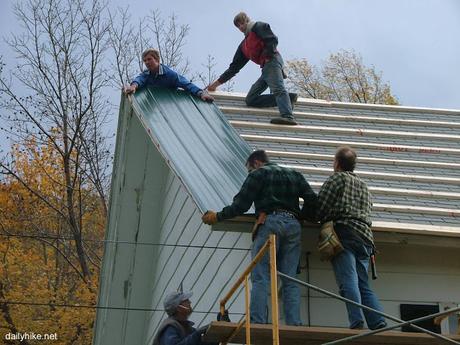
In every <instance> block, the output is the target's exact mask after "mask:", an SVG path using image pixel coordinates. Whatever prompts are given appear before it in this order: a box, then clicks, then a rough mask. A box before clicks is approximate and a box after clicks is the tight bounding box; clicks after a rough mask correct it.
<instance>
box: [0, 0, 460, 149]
mask: <svg viewBox="0 0 460 345" xmlns="http://www.w3.org/2000/svg"><path fill="white" fill-rule="evenodd" d="M14 2H15V0H0V33H1V34H0V35H1V36H3V37H4V36H5V35H8V33H9V32H11V31H15V32H18V31H19V30H20V27H18V25H17V21H16V20H15V18H14V16H13V14H12V10H11V7H12V4H13V3H14ZM109 3H110V6H112V7H113V8H115V7H117V6H123V7H124V6H126V5H127V4H128V2H126V1H122V0H109ZM129 7H130V12H131V14H132V16H133V17H134V18H139V17H142V16H144V15H146V14H147V13H148V12H149V11H150V10H154V9H158V10H159V11H160V12H161V13H162V14H163V15H164V16H165V17H166V16H169V15H171V14H172V13H174V14H175V15H177V17H178V21H179V23H181V24H188V25H189V26H190V32H189V35H188V37H187V44H186V46H185V47H184V55H185V56H187V57H188V58H189V59H190V61H191V68H192V70H194V71H197V70H203V64H205V62H206V57H207V56H208V54H210V55H212V56H213V57H215V59H216V63H217V66H216V72H217V73H219V74H220V73H222V72H223V71H224V70H225V69H226V68H227V67H228V64H229V63H230V62H231V59H232V57H233V54H234V53H235V50H236V48H237V46H238V44H239V42H240V41H241V40H242V38H243V36H242V34H241V33H240V32H239V31H238V30H237V29H236V28H235V27H234V26H233V17H234V16H235V14H236V13H238V12H240V11H245V12H246V13H247V14H248V15H249V16H250V17H251V18H252V19H253V20H255V21H264V22H267V23H269V24H270V26H271V28H272V30H273V32H274V33H275V34H276V35H277V36H278V40H279V46H278V48H279V50H280V52H281V54H282V56H283V58H284V60H285V61H286V60H290V59H295V58H306V59H308V61H309V62H310V63H312V64H315V65H319V64H320V63H321V62H322V61H323V60H325V59H326V58H327V57H328V56H329V55H330V54H331V53H336V52H338V51H339V50H341V49H346V50H351V49H353V50H354V51H355V52H357V53H359V54H361V56H362V57H363V61H364V64H365V65H368V66H371V65H373V66H375V69H376V70H377V71H380V72H382V76H383V80H384V81H385V82H388V83H389V84H390V86H391V89H392V92H393V94H395V95H396V96H397V98H398V100H399V101H400V103H401V104H403V105H406V106H417V107H432V108H447V109H460V39H459V37H460V1H459V0H385V1H384V0H285V1H273V0H251V1H248V0H246V1H241V0H231V1H227V0H221V1H216V0H200V1H186V0H182V1H179V0H168V1H154V0H149V1H147V0H133V1H131V2H129ZM0 53H1V54H2V55H3V56H4V57H5V62H6V63H7V64H12V63H14V56H12V54H11V52H9V48H8V47H7V46H6V45H5V43H4V42H3V41H2V42H0ZM259 75H260V69H259V67H258V66H257V65H255V64H253V63H248V64H247V65H246V67H245V68H244V69H243V70H242V71H240V73H239V74H238V75H237V76H236V77H235V78H234V79H233V80H234V82H235V84H234V91H237V92H247V90H248V89H249V87H250V86H251V84H252V83H253V82H254V81H255V80H256V79H257V78H258V77H259ZM200 86H201V85H200ZM117 101H118V96H117ZM114 124H116V116H114ZM2 141H4V140H3V139H2V138H0V142H2Z"/></svg>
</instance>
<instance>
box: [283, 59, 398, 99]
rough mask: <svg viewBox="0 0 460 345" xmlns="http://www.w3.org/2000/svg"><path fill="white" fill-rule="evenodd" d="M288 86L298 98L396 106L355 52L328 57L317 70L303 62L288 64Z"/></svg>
mask: <svg viewBox="0 0 460 345" xmlns="http://www.w3.org/2000/svg"><path fill="white" fill-rule="evenodd" d="M286 65H287V70H288V83H289V84H290V85H291V86H292V87H293V88H294V89H295V90H296V91H297V92H299V93H300V94H301V95H303V96H305V97H310V98H320V99H326V100H330V101H339V102H356V103H379V104H392V105H394V104H398V101H397V98H396V97H395V96H393V95H392V94H391V89H390V86H389V84H387V83H384V82H383V81H382V75H381V73H380V72H377V71H376V70H375V67H374V66H371V67H367V66H366V65H364V62H363V59H362V57H361V56H360V55H359V54H357V53H355V52H354V51H347V50H341V51H339V52H338V53H334V54H331V55H330V56H329V57H328V59H327V60H326V61H324V62H323V63H322V66H321V68H316V67H315V66H312V65H310V64H309V63H308V61H307V60H306V59H299V60H291V61H288V62H287V64H286Z"/></svg>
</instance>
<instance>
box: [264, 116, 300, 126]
mask: <svg viewBox="0 0 460 345" xmlns="http://www.w3.org/2000/svg"><path fill="white" fill-rule="evenodd" d="M270 123H273V124H275V125H288V126H295V125H297V122H295V120H294V118H290V117H275V118H274V119H271V120H270Z"/></svg>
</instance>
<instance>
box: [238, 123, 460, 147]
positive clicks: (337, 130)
mask: <svg viewBox="0 0 460 345" xmlns="http://www.w3.org/2000/svg"><path fill="white" fill-rule="evenodd" d="M230 123H231V124H232V126H233V127H242V128H246V127H250V128H257V129H265V130H277V131H289V132H292V131H295V132H308V133H309V132H318V133H332V134H334V135H340V134H349V135H358V136H361V137H371V136H380V137H389V138H403V139H408V138H410V139H430V140H447V141H455V142H458V141H460V135H453V134H438V133H423V132H404V131H383V130H377V129H363V128H344V127H326V126H305V125H297V126H295V127H288V126H284V125H273V124H270V123H260V122H250V121H236V120H231V121H230Z"/></svg>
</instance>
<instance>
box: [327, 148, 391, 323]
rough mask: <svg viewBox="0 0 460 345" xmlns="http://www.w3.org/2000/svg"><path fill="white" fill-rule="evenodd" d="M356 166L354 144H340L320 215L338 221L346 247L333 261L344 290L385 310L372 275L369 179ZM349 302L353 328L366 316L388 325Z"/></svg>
mask: <svg viewBox="0 0 460 345" xmlns="http://www.w3.org/2000/svg"><path fill="white" fill-rule="evenodd" d="M355 166H356V152H355V151H354V150H353V149H351V148H350V147H341V148H339V149H338V150H337V153H336V154H335V159H334V174H333V175H332V176H331V177H329V178H328V179H327V180H326V182H324V184H323V186H322V187H321V190H320V192H319V194H318V218H319V220H320V222H321V224H324V223H326V222H328V221H333V222H334V229H335V231H336V233H337V236H338V237H339V239H340V242H341V243H342V245H343V247H344V250H343V251H342V252H340V253H339V254H338V255H337V256H335V257H334V258H333V259H332V261H331V262H332V267H333V269H334V273H335V278H336V281H337V284H338V286H339V290H340V294H341V295H342V296H343V297H345V298H348V299H350V300H353V301H355V302H358V303H361V304H364V305H366V306H368V307H370V308H373V309H375V310H379V311H382V310H383V309H382V306H381V305H380V303H379V301H378V299H377V296H376V295H375V293H374V292H373V291H372V289H371V287H370V286H369V278H368V268H369V260H370V255H371V253H372V252H373V250H374V237H373V235H372V231H371V211H372V201H371V195H370V193H369V189H368V188H367V185H366V183H365V182H364V181H363V180H361V179H360V178H359V177H358V176H357V175H356V174H355V173H354V172H353V171H354V169H355ZM346 306H347V311H348V320H349V322H350V328H353V329H362V328H363V327H364V318H365V319H366V322H367V326H368V327H369V328H370V329H378V328H383V327H385V326H386V322H385V319H384V318H383V317H382V316H380V315H378V314H376V313H373V312H369V311H367V310H364V311H363V312H361V308H359V307H356V306H354V305H351V304H348V303H347V305H346ZM363 313H364V318H363Z"/></svg>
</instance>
